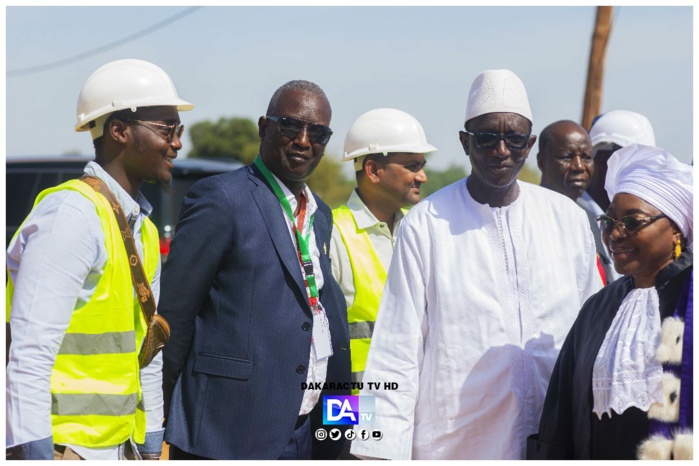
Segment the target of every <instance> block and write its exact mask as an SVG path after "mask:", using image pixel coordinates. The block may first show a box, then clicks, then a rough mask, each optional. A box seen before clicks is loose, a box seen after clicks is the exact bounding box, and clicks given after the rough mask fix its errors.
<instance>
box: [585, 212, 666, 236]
mask: <svg viewBox="0 0 699 466" xmlns="http://www.w3.org/2000/svg"><path fill="white" fill-rule="evenodd" d="M663 217H667V215H665V214H660V215H653V216H650V215H639V214H637V215H626V216H625V217H621V218H620V219H619V220H616V219H613V218H612V217H609V216H607V215H600V216H599V217H597V225H599V229H600V230H601V231H603V232H605V233H607V234H610V235H611V234H612V230H614V227H616V226H618V227H619V228H620V231H622V232H624V233H626V234H629V233H636V232H637V231H639V230H641V229H643V228H645V227H647V226H648V225H650V224H651V223H653V222H655V221H656V220H658V219H661V218H663Z"/></svg>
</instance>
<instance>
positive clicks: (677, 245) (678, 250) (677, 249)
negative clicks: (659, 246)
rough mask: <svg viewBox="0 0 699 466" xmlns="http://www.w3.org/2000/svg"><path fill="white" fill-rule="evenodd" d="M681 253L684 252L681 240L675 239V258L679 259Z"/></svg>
mask: <svg viewBox="0 0 699 466" xmlns="http://www.w3.org/2000/svg"><path fill="white" fill-rule="evenodd" d="M680 254H682V247H681V246H680V240H678V239H676V240H675V260H677V259H679V257H680Z"/></svg>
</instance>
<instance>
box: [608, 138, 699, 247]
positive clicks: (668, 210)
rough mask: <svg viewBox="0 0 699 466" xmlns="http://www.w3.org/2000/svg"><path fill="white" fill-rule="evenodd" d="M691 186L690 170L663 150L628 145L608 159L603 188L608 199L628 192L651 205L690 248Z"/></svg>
mask: <svg viewBox="0 0 699 466" xmlns="http://www.w3.org/2000/svg"><path fill="white" fill-rule="evenodd" d="M693 185H694V177H693V175H692V167H690V166H689V165H687V164H685V163H682V162H680V161H679V160H677V159H676V158H675V157H674V156H673V155H672V154H670V153H669V152H668V151H666V150H665V149H661V148H659V147H653V146H643V145H641V144H631V145H630V146H626V147H624V148H622V149H619V150H618V151H616V152H614V153H613V154H612V156H611V157H610V158H609V161H608V162H607V178H606V179H605V183H604V188H605V189H606V190H607V194H608V195H609V199H613V198H614V195H615V194H616V193H628V194H633V195H634V196H638V197H639V198H641V199H643V200H644V201H646V202H647V203H649V204H651V205H652V206H653V207H655V208H656V209H658V210H660V211H661V212H662V213H664V214H665V215H667V216H668V217H670V218H671V219H672V220H673V221H674V222H675V223H676V224H677V226H678V227H679V228H680V231H682V235H684V237H685V238H686V239H687V245H688V246H691V245H692V230H693V223H692V214H693V211H694V201H693V197H694V186H693Z"/></svg>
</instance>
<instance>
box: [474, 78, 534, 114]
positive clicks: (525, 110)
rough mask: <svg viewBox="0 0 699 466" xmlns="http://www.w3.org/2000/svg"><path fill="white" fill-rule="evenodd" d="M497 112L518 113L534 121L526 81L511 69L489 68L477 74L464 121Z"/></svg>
mask: <svg viewBox="0 0 699 466" xmlns="http://www.w3.org/2000/svg"><path fill="white" fill-rule="evenodd" d="M496 112H497V113H516V114H518V115H522V116H523V117H524V118H526V119H527V120H529V121H530V122H531V123H532V124H533V123H534V119H533V118H532V110H531V108H530V107H529V99H528V98H527V90H526V89H525V88H524V83H522V80H521V79H519V76H517V75H516V74H514V73H513V72H512V71H510V70H487V71H484V72H482V73H481V74H479V75H478V76H476V79H474V80H473V84H471V90H470V91H469V92H468V103H467V104H466V119H465V120H464V121H468V120H470V119H472V118H475V117H477V116H481V115H485V114H486V113H496Z"/></svg>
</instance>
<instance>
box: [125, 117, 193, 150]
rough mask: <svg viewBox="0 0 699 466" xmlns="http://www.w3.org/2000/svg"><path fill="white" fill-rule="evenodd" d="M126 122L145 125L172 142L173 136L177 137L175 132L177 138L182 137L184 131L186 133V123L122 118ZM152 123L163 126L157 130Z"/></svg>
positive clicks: (168, 141) (159, 126)
mask: <svg viewBox="0 0 699 466" xmlns="http://www.w3.org/2000/svg"><path fill="white" fill-rule="evenodd" d="M122 121H124V122H126V123H132V124H134V125H137V126H143V127H144V128H148V129H149V130H151V131H152V132H154V133H155V134H157V135H158V136H160V137H161V138H163V139H165V141H166V142H167V143H168V144H170V143H171V142H172V138H173V137H175V134H176V135H177V138H178V139H179V138H181V137H182V133H184V125H177V124H176V123H175V124H172V125H165V124H163V123H156V122H154V121H144V120H135V119H133V120H122ZM150 125H153V126H157V127H158V128H162V129H160V130H155V129H153V128H151V127H150Z"/></svg>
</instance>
